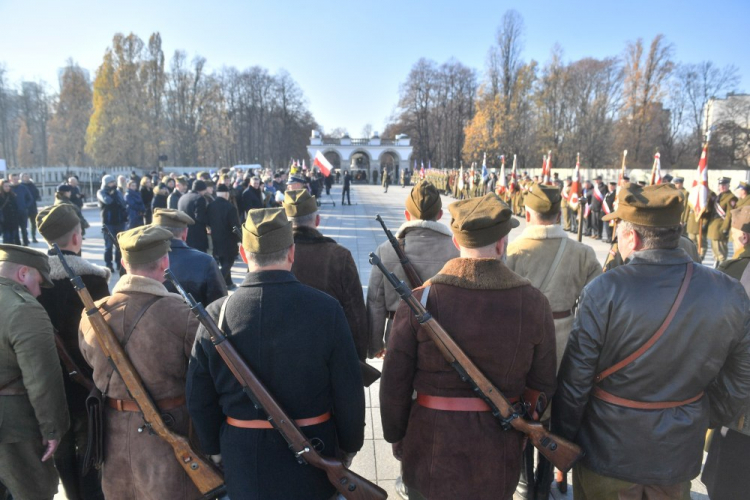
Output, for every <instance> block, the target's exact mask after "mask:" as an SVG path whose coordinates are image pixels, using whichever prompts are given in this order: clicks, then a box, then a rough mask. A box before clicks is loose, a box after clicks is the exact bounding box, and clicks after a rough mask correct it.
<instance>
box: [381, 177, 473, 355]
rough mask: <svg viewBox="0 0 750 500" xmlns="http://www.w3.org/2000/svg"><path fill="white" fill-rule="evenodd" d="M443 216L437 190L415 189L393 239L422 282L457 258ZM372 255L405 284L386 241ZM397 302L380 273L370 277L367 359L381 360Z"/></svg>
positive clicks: (427, 186)
mask: <svg viewBox="0 0 750 500" xmlns="http://www.w3.org/2000/svg"><path fill="white" fill-rule="evenodd" d="M442 216H443V202H442V200H441V198H440V193H438V190H437V188H435V186H434V185H433V184H431V183H430V182H428V181H422V182H419V183H418V184H417V185H415V186H414V187H413V188H412V189H411V191H410V192H409V196H407V198H406V210H404V218H405V219H406V222H404V223H403V224H402V225H401V227H399V228H398V230H397V231H396V232H395V236H396V238H398V240H399V242H401V248H402V249H403V250H404V253H405V254H406V257H407V258H408V259H409V261H410V262H411V263H412V265H413V266H414V269H415V270H416V271H417V274H418V275H419V277H420V278H421V279H422V281H425V280H427V279H428V278H430V277H431V276H434V275H435V273H437V272H438V271H439V270H440V269H441V268H442V267H443V265H445V263H446V262H448V261H449V260H451V259H453V258H455V257H458V250H457V249H456V247H455V246H454V245H453V242H452V241H451V237H452V236H453V234H452V233H451V231H450V229H448V227H447V226H446V225H445V224H441V223H440V222H438V221H439V220H440V218H441V217H442ZM375 254H376V255H377V256H378V257H379V258H380V260H382V261H383V264H384V265H385V267H386V268H388V270H389V271H390V272H392V273H395V274H396V276H398V278H399V279H401V280H405V281H407V278H406V272H405V271H404V269H403V267H402V266H401V262H400V261H399V258H398V256H397V255H396V252H395V250H393V246H392V245H391V244H390V242H388V241H387V240H386V241H384V242H383V243H381V244H380V246H378V248H377V249H376V250H375ZM407 283H408V281H407ZM410 285H411V284H410ZM412 286H416V285H412ZM400 301H401V299H400V297H399V295H398V293H396V292H395V290H393V287H392V286H391V285H390V284H388V282H386V281H385V279H384V278H383V275H382V273H379V272H373V273H370V281H369V283H368V287H367V322H368V325H369V332H370V334H369V337H370V346H369V348H368V356H369V357H371V358H372V357H381V356H382V355H383V354H384V353H385V348H386V345H387V342H388V337H389V336H390V329H391V323H392V321H393V315H394V314H395V312H396V309H397V308H398V305H399V302H400Z"/></svg>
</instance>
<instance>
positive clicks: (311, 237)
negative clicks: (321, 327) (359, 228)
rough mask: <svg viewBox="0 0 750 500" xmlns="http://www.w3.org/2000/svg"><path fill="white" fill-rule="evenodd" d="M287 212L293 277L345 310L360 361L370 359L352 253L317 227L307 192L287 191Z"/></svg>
mask: <svg viewBox="0 0 750 500" xmlns="http://www.w3.org/2000/svg"><path fill="white" fill-rule="evenodd" d="M284 210H285V211H286V215H287V217H288V218H289V220H290V221H291V222H292V228H293V234H294V244H295V247H296V249H295V258H294V264H292V273H293V274H294V275H295V276H296V277H297V279H298V280H300V281H301V282H302V283H304V284H305V285H309V286H311V287H313V288H316V289H318V290H321V291H323V292H326V293H327V294H328V295H330V296H331V297H333V298H334V299H336V300H338V301H339V304H341V307H342V308H343V309H344V314H345V315H346V320H347V322H348V323H349V329H350V330H351V331H352V337H353V338H354V345H355V347H356V348H357V355H358V356H359V359H360V361H365V360H366V359H367V343H368V334H367V310H366V309H365V300H364V296H363V295H362V283H360V281H359V273H358V272H357V265H356V264H355V263H354V258H353V257H352V253H351V252H350V251H349V250H347V249H346V248H345V247H343V246H341V245H339V244H338V243H336V241H334V240H333V239H331V238H327V237H325V236H323V235H322V234H321V233H320V232H319V231H318V230H317V227H318V226H319V225H320V214H319V213H318V206H317V203H316V200H315V197H314V196H311V195H310V193H308V192H307V190H306V189H299V190H293V189H287V190H286V192H285V193H284Z"/></svg>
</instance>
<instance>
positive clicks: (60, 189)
mask: <svg viewBox="0 0 750 500" xmlns="http://www.w3.org/2000/svg"><path fill="white" fill-rule="evenodd" d="M55 191H56V192H58V193H71V192H73V186H70V185H68V184H60V185H59V186H57V188H55Z"/></svg>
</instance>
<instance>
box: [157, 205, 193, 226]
mask: <svg viewBox="0 0 750 500" xmlns="http://www.w3.org/2000/svg"><path fill="white" fill-rule="evenodd" d="M152 223H153V225H154V226H164V227H174V228H184V227H188V226H192V225H193V224H195V221H194V220H193V218H192V217H190V216H189V215H188V214H186V213H185V212H182V211H180V210H175V209H174V208H157V209H156V210H154V217H153V220H152Z"/></svg>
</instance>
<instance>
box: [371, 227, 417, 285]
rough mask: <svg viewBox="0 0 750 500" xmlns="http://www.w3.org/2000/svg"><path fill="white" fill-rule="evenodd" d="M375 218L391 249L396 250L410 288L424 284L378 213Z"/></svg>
mask: <svg viewBox="0 0 750 500" xmlns="http://www.w3.org/2000/svg"><path fill="white" fill-rule="evenodd" d="M375 218H376V219H377V220H378V222H380V225H381V226H383V231H385V235H386V236H387V237H388V241H390V242H391V246H392V247H393V250H395V251H396V255H397V256H398V260H399V262H400V263H401V267H402V268H403V269H404V272H405V273H406V279H408V280H409V284H411V287H412V288H419V287H420V286H422V285H423V284H424V282H423V281H422V278H420V277H419V275H418V274H417V270H416V269H414V265H413V264H412V263H411V262H410V261H409V258H408V257H407V256H406V254H405V253H404V249H403V248H401V245H400V244H399V242H398V240H397V239H396V237H395V236H393V233H392V232H390V231H389V230H388V227H386V225H385V222H383V219H382V218H381V217H380V214H378V215H377V216H376V217H375Z"/></svg>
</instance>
